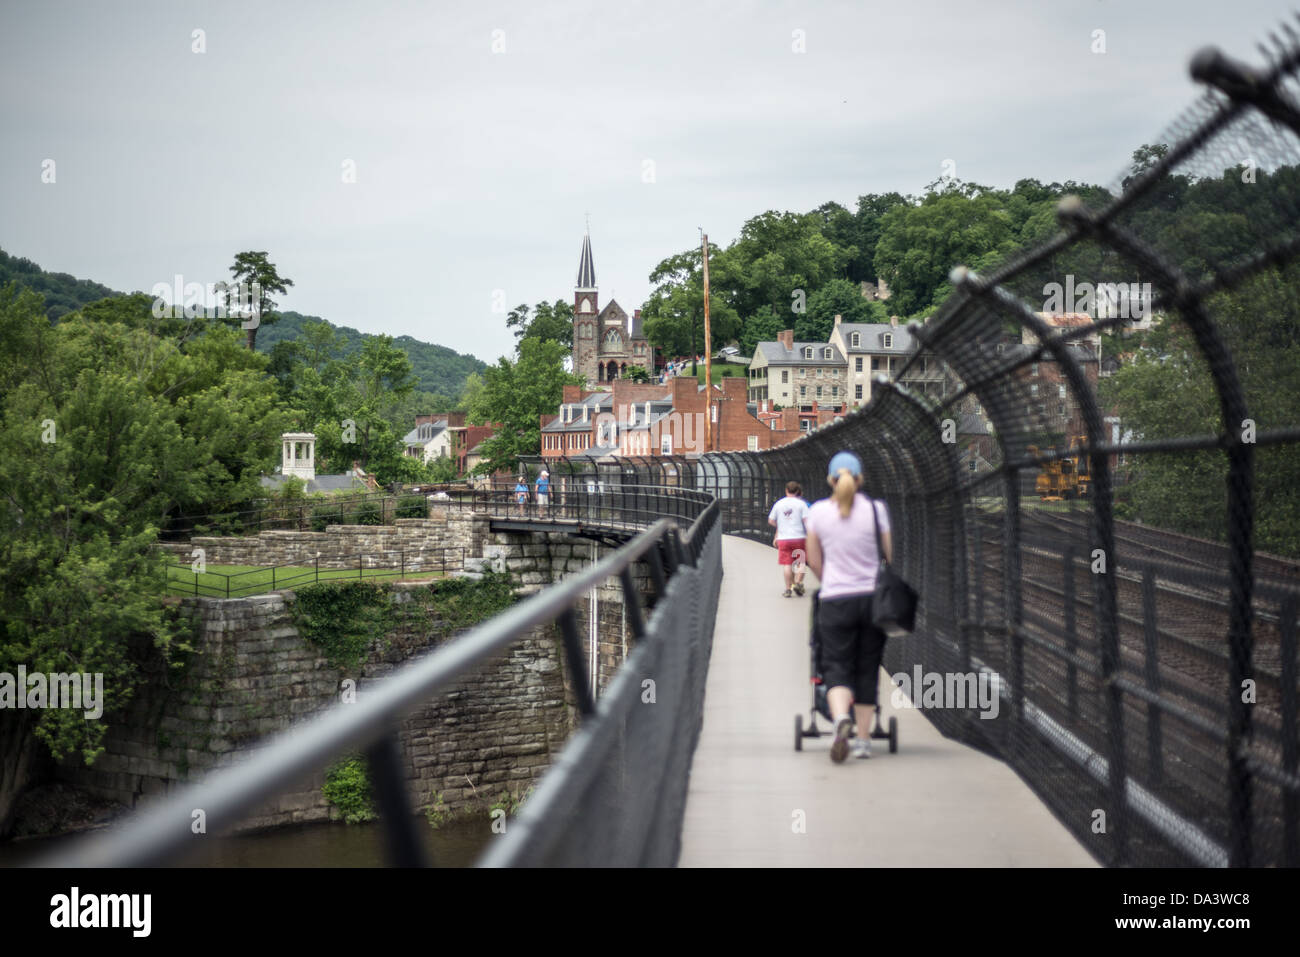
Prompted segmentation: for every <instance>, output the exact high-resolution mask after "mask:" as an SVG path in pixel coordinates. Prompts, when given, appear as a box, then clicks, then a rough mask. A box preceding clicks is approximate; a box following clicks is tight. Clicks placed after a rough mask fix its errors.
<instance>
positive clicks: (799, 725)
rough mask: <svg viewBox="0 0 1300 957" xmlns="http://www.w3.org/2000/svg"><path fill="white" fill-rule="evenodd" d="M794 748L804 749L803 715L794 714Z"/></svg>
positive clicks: (797, 749)
mask: <svg viewBox="0 0 1300 957" xmlns="http://www.w3.org/2000/svg"><path fill="white" fill-rule="evenodd" d="M794 749H795V750H796V751H802V750H803V715H801V714H797V715H795V716H794Z"/></svg>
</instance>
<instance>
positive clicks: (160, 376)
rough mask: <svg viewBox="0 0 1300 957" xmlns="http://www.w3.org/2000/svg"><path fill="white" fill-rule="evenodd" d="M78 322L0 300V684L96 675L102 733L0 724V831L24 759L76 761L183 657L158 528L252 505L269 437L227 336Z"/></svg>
mask: <svg viewBox="0 0 1300 957" xmlns="http://www.w3.org/2000/svg"><path fill="white" fill-rule="evenodd" d="M92 312H94V314H95V315H96V316H97V317H98V318H88V317H87V316H86V315H84V314H79V313H72V314H69V315H67V316H65V317H64V318H63V319H62V320H61V321H60V323H59V325H58V326H57V327H52V326H51V325H50V323H49V320H48V318H47V317H46V315H45V311H44V305H43V303H42V301H41V299H40V297H39V296H37V295H35V294H33V293H31V292H29V291H26V290H23V291H19V290H18V289H17V287H16V286H12V285H10V286H6V287H5V288H3V289H0V484H2V485H3V487H4V488H5V494H4V495H3V496H0V621H3V623H4V624H3V628H2V629H0V671H6V672H10V673H13V672H14V671H15V669H16V667H17V665H19V664H22V665H25V666H26V667H27V668H28V670H29V671H31V672H38V671H39V672H51V671H53V672H74V671H75V672H82V673H89V674H94V673H100V674H103V676H104V698H105V701H104V718H105V719H106V720H98V721H88V720H85V717H84V715H83V713H82V712H76V711H72V710H70V709H59V708H49V709H42V710H39V711H36V712H33V711H24V712H21V713H16V712H13V711H9V710H5V711H3V712H0V738H3V741H2V742H0V832H3V830H4V828H5V827H6V822H7V820H8V818H9V817H10V815H11V812H12V808H13V801H14V800H15V798H16V796H17V795H18V793H19V792H21V790H22V789H23V787H25V786H26V783H27V781H28V780H29V779H30V774H31V770H32V767H33V765H34V762H35V761H36V757H37V755H38V753H39V747H40V746H41V745H43V746H44V747H45V748H46V749H48V751H49V752H50V753H51V754H53V755H54V756H55V757H63V756H66V755H69V754H76V755H78V756H79V757H80V758H81V759H82V760H84V761H87V762H90V761H93V760H94V759H95V757H96V755H97V754H98V753H99V752H100V750H101V749H102V741H103V736H104V734H105V732H106V730H107V728H108V727H109V726H110V724H111V721H112V719H113V716H114V714H115V712H117V711H118V710H119V709H120V707H121V706H122V705H123V704H124V703H125V702H126V701H128V700H129V699H130V697H131V694H132V690H133V688H134V686H135V684H136V682H137V681H138V671H139V667H140V665H141V656H144V655H146V654H147V655H149V656H153V657H155V658H159V659H161V661H162V662H163V663H164V665H165V664H167V663H171V664H176V663H177V662H178V661H179V655H180V653H182V652H184V651H186V650H188V649H189V647H190V646H189V642H188V637H189V634H190V632H189V628H190V626H189V625H187V624H186V623H185V622H184V621H183V620H182V619H180V618H178V617H177V616H176V608H175V606H171V605H167V604H165V603H164V602H162V601H161V597H162V588H163V581H164V577H163V567H162V564H163V559H162V557H161V556H160V555H159V554H157V553H156V552H154V551H153V550H152V549H151V546H152V544H153V543H154V542H155V540H156V537H157V531H158V528H159V525H160V523H161V521H162V520H163V518H164V517H165V516H167V515H168V514H170V513H172V512H174V511H176V510H178V509H184V510H187V511H188V510H190V509H198V510H210V509H216V508H222V507H225V506H227V505H229V504H230V503H231V502H232V501H237V500H246V497H247V496H249V495H251V494H255V492H256V489H257V475H258V473H259V472H260V471H261V469H262V468H263V467H264V466H265V465H266V464H267V463H268V461H269V460H270V459H271V457H272V456H273V454H274V451H275V450H276V449H277V448H278V436H279V432H280V431H282V425H283V416H282V414H281V413H280V412H278V411H277V410H276V409H275V398H276V386H275V382H274V381H273V380H272V379H271V378H270V377H269V376H267V375H266V374H265V369H264V366H265V364H266V359H265V357H263V356H261V355H258V354H256V353H252V352H249V351H248V350H246V349H243V348H241V347H240V345H239V340H238V337H237V335H236V334H235V333H234V332H233V331H231V330H228V329H223V328H220V327H212V328H210V329H208V330H207V331H206V332H204V333H203V334H202V335H200V336H198V337H197V338H195V339H193V340H191V341H186V342H183V343H180V342H177V341H175V340H172V339H169V338H165V337H160V336H158V335H156V334H154V333H153V332H151V331H150V330H149V329H148V328H145V327H144V325H143V324H139V323H135V322H134V321H132V317H136V318H138V317H139V313H138V310H136V309H135V307H134V304H132V303H127V304H123V305H122V306H121V309H120V313H121V315H122V316H123V317H125V318H126V320H127V321H113V320H111V319H110V318H108V317H112V316H115V315H117V314H118V312H119V310H117V309H115V308H114V307H112V306H105V307H102V308H100V309H97V310H92ZM133 648H140V649H148V651H144V650H140V651H132V649H133Z"/></svg>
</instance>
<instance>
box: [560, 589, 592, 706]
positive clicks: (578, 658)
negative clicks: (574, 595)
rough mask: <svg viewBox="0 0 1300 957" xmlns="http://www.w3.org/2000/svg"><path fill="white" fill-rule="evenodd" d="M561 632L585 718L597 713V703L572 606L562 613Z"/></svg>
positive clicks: (571, 675)
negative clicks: (593, 696) (594, 698)
mask: <svg viewBox="0 0 1300 957" xmlns="http://www.w3.org/2000/svg"><path fill="white" fill-rule="evenodd" d="M560 634H561V635H562V636H563V638H564V659H565V664H566V665H567V666H568V669H569V679H570V680H571V681H572V682H573V692H574V695H575V696H576V697H577V699H578V713H579V714H580V715H582V716H583V717H584V718H585V717H587V716H588V715H591V714H594V713H595V711H596V704H595V702H594V701H593V700H592V697H591V685H590V683H589V679H588V676H587V667H586V665H585V664H584V663H583V658H582V639H581V638H580V637H579V636H578V620H577V618H576V617H575V616H574V614H573V609H572V608H566V609H565V610H564V612H562V613H561V615H560Z"/></svg>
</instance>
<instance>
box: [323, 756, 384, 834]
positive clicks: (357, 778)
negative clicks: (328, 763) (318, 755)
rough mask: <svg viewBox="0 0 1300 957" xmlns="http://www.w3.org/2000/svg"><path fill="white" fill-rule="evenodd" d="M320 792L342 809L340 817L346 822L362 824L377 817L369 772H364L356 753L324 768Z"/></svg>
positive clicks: (363, 765)
mask: <svg viewBox="0 0 1300 957" xmlns="http://www.w3.org/2000/svg"><path fill="white" fill-rule="evenodd" d="M321 793H322V794H324V795H325V800H327V801H329V802H330V803H331V804H333V805H334V806H335V807H336V808H338V809H339V810H340V811H341V812H342V813H343V820H344V821H346V822H347V823H349V824H361V823H364V822H365V821H373V820H374V819H375V818H376V817H377V815H376V814H375V806H374V800H373V798H372V795H371V789H370V775H369V774H367V773H366V765H365V762H363V761H362V760H361V759H360V758H358V757H351V758H347V759H345V760H343V761H340V762H339V763H338V764H336V765H334V766H333V767H331V768H330V769H329V770H328V771H326V772H325V786H324V787H322V788H321Z"/></svg>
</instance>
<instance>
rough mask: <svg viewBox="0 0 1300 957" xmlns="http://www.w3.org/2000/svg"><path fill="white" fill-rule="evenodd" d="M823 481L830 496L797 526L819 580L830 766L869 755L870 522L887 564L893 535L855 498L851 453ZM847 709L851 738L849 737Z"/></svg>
mask: <svg viewBox="0 0 1300 957" xmlns="http://www.w3.org/2000/svg"><path fill="white" fill-rule="evenodd" d="M826 480H827V482H828V483H829V484H830V486H831V489H832V491H831V497H830V498H826V499H822V500H821V501H819V502H817V503H815V504H814V505H813V506H812V508H811V509H810V510H809V512H808V517H807V519H806V520H805V523H804V524H805V527H806V528H807V552H808V567H809V568H811V569H812V570H813V574H815V575H816V576H817V577H818V579H819V580H820V581H821V591H820V592H819V604H818V609H817V627H818V630H819V632H820V634H821V642H822V678H823V680H824V682H825V684H826V687H827V689H828V690H827V692H826V699H827V703H828V704H829V705H830V712H831V720H832V722H833V723H834V725H835V740H834V741H833V742H832V743H831V760H832V761H834V762H836V763H837V764H838V763H839V762H841V761H843V760H844V759H845V758H846V757H847V756H848V754H849V753H850V751H852V754H853V756H854V757H855V758H869V757H871V736H870V732H869V729H870V727H871V719H872V717H873V715H872V709H873V708H875V707H877V705H876V691H877V687H876V686H877V679H878V675H879V672H880V661H881V656H882V655H883V654H884V650H885V633H884V632H883V631H881V630H880V629H878V628H876V627H875V626H874V625H873V624H872V623H871V596H872V593H873V592H874V590H875V587H876V577H877V574H878V573H879V570H880V554H879V552H878V551H877V548H876V523H879V529H880V550H879V551H881V552H884V557H885V560H886V561H891V562H892V561H893V537H892V536H891V534H890V525H889V510H888V508H887V507H886V506H885V503H884V502H876V501H872V500H871V499H869V498H867V496H865V495H863V494H862V491H861V489H862V462H861V460H860V459H859V458H858V457H857V456H856V455H854V454H853V453H852V452H839V453H837V454H836V455H835V456H834V457H833V458H832V459H831V461H830V466H829V467H828V469H827V476H826ZM854 712H856V715H857V725H858V729H859V731H860V732H861V735H860V736H859V737H852V731H853V713H854ZM850 739H851V740H850Z"/></svg>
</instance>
